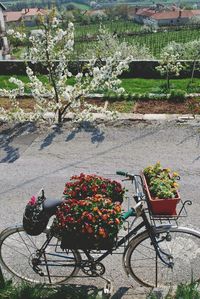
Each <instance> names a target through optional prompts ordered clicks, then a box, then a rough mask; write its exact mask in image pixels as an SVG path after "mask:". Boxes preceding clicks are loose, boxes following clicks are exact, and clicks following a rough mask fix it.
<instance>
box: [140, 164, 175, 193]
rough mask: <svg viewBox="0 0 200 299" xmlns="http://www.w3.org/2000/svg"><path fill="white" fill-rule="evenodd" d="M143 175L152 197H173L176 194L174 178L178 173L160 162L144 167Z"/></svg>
mask: <svg viewBox="0 0 200 299" xmlns="http://www.w3.org/2000/svg"><path fill="white" fill-rule="evenodd" d="M143 172H144V175H145V177H146V179H147V183H148V185H149V190H150V192H151V194H152V196H154V197H158V198H173V197H175V196H176V187H178V184H177V183H176V180H177V178H178V174H177V173H176V172H173V173H172V174H171V170H170V169H169V168H163V167H162V166H161V164H160V162H157V163H156V164H155V165H150V166H148V167H146V168H145V169H144V171H143Z"/></svg>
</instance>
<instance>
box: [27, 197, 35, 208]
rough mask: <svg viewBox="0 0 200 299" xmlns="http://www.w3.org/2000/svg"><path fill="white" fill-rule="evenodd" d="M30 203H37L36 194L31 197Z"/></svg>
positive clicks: (32, 204) (31, 204)
mask: <svg viewBox="0 0 200 299" xmlns="http://www.w3.org/2000/svg"><path fill="white" fill-rule="evenodd" d="M28 204H29V205H30V206H34V205H35V204H36V198H35V196H34V195H33V196H32V197H31V199H30V200H29V202H28Z"/></svg>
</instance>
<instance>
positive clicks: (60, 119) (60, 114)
mask: <svg viewBox="0 0 200 299" xmlns="http://www.w3.org/2000/svg"><path fill="white" fill-rule="evenodd" d="M58 123H59V124H61V123H62V112H61V109H58Z"/></svg>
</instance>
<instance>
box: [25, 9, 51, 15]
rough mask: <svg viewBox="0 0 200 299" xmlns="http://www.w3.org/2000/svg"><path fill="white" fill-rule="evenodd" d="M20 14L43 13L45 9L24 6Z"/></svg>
mask: <svg viewBox="0 0 200 299" xmlns="http://www.w3.org/2000/svg"><path fill="white" fill-rule="evenodd" d="M21 14H23V15H26V16H36V15H45V14H46V10H44V9H42V8H24V9H22V11H21Z"/></svg>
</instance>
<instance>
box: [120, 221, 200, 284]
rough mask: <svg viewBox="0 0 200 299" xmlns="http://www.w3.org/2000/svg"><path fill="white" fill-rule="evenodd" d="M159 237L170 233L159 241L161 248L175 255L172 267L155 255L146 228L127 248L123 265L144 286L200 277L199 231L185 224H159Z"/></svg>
mask: <svg viewBox="0 0 200 299" xmlns="http://www.w3.org/2000/svg"><path fill="white" fill-rule="evenodd" d="M156 234H157V240H161V238H162V237H166V236H167V234H168V236H170V237H171V240H168V241H167V240H163V241H161V242H160V243H159V246H160V248H161V249H163V250H164V251H165V252H166V253H170V254H172V256H173V262H174V266H173V269H170V268H169V267H167V265H165V264H164V263H163V262H162V261H161V260H160V259H159V257H158V256H157V255H156V251H155V249H154V247H153V245H152V243H151V240H150V238H149V234H148V231H144V232H142V233H141V234H139V235H138V236H136V237H135V238H133V239H132V240H131V241H130V243H129V245H128V247H127V250H126V254H125V258H124V263H125V264H124V266H125V269H126V271H127V272H128V274H130V275H131V276H132V277H133V278H134V279H135V280H136V281H137V282H139V283H140V284H141V285H143V286H145V287H159V286H160V287H164V286H173V285H174V286H175V285H178V284H180V283H190V282H191V281H200V232H198V231H195V230H193V229H189V228H185V227H171V228H157V229H156Z"/></svg>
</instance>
